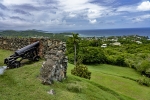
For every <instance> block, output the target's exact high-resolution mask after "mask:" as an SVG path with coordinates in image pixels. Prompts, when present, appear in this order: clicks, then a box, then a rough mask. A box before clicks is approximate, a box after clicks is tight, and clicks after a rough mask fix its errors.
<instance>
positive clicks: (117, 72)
mask: <svg viewBox="0 0 150 100" xmlns="http://www.w3.org/2000/svg"><path fill="white" fill-rule="evenodd" d="M11 53H12V52H10V51H4V50H0V55H1V56H0V62H1V63H0V66H3V63H2V62H3V59H4V58H6V57H8V56H9V55H11ZM41 65H42V60H41V61H39V62H36V63H29V64H26V65H24V66H23V67H20V68H16V69H8V70H7V71H6V72H5V73H4V74H3V75H0V100H10V99H11V100H148V99H149V95H150V88H147V87H144V86H141V85H139V84H138V83H137V82H136V81H134V80H136V79H137V78H139V76H140V75H139V74H138V73H136V72H134V70H132V69H128V68H122V67H117V66H110V65H93V66H88V68H89V71H91V72H92V75H91V80H88V79H84V78H80V77H77V76H73V75H71V69H73V67H74V66H73V65H71V64H68V73H67V76H68V78H67V79H66V80H64V81H63V82H55V83H54V84H53V85H43V84H41V81H40V80H39V73H40V68H41ZM126 77H127V78H126ZM132 79H133V80H132ZM51 89H54V91H55V92H56V94H55V95H50V94H48V93H47V92H48V91H49V90H51ZM143 91H145V94H144V93H142V92H143Z"/></svg>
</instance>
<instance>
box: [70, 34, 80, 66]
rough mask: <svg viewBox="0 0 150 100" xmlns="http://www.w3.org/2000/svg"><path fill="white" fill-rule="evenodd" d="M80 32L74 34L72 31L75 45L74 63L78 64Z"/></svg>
mask: <svg viewBox="0 0 150 100" xmlns="http://www.w3.org/2000/svg"><path fill="white" fill-rule="evenodd" d="M78 35H79V34H74V33H72V37H71V38H72V39H71V40H72V42H73V45H74V65H75V66H76V61H77V45H78V43H79V40H80V38H79V37H78Z"/></svg>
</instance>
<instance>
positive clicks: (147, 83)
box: [138, 76, 150, 87]
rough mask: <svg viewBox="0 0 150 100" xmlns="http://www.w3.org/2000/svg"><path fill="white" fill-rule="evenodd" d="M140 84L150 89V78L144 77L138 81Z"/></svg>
mask: <svg viewBox="0 0 150 100" xmlns="http://www.w3.org/2000/svg"><path fill="white" fill-rule="evenodd" d="M138 83H139V84H141V85H145V86H148V87H150V78H148V77H145V76H143V77H142V78H140V79H139V80H138Z"/></svg>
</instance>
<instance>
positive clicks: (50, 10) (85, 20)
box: [0, 0, 150, 31]
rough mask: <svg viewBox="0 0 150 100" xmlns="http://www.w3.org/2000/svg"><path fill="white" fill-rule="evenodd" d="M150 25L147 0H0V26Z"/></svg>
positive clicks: (79, 27) (50, 28)
mask: <svg viewBox="0 0 150 100" xmlns="http://www.w3.org/2000/svg"><path fill="white" fill-rule="evenodd" d="M136 27H150V0H0V30H30V29H36V30H44V31H61V30H82V29H112V28H136Z"/></svg>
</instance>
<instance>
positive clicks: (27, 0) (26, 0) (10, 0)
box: [2, 0, 35, 5]
mask: <svg viewBox="0 0 150 100" xmlns="http://www.w3.org/2000/svg"><path fill="white" fill-rule="evenodd" d="M34 1H35V0H3V2H2V3H3V4H5V5H13V4H14V5H20V4H33V3H35V2H34Z"/></svg>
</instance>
